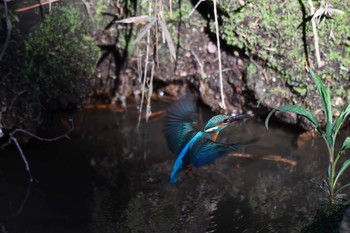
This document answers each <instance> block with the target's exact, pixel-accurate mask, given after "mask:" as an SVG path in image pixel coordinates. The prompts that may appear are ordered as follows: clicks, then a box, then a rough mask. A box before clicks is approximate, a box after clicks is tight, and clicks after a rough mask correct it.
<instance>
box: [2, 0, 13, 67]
mask: <svg viewBox="0 0 350 233" xmlns="http://www.w3.org/2000/svg"><path fill="white" fill-rule="evenodd" d="M3 2H4V14H5V20H6V39H5V42H4V45H3V46H2V50H1V52H0V61H1V60H2V58H3V56H4V54H5V50H6V48H7V46H8V43H9V41H10V36H11V31H12V24H11V21H10V17H9V15H8V9H7V0H3Z"/></svg>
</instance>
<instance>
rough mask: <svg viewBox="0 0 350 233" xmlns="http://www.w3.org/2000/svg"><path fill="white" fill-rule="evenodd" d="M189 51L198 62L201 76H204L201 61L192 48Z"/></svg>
mask: <svg viewBox="0 0 350 233" xmlns="http://www.w3.org/2000/svg"><path fill="white" fill-rule="evenodd" d="M191 53H192V55H193V57H194V58H195V59H196V61H197V62H198V65H199V68H200V74H201V77H203V76H204V69H203V63H202V62H201V61H200V60H199V58H198V56H197V54H195V52H194V51H193V50H191Z"/></svg>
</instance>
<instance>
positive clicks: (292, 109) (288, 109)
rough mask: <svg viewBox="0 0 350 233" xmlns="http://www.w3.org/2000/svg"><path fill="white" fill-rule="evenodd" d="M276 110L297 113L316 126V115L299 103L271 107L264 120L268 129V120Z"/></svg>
mask: <svg viewBox="0 0 350 233" xmlns="http://www.w3.org/2000/svg"><path fill="white" fill-rule="evenodd" d="M276 111H281V112H291V113H296V114H299V115H301V116H303V117H306V118H307V119H308V120H309V121H310V122H311V123H312V124H313V126H315V128H318V122H317V119H316V117H315V116H314V115H313V114H312V113H311V112H310V111H309V110H307V109H306V108H304V107H303V106H300V105H284V106H281V107H278V108H276V109H273V110H272V111H271V112H270V113H269V115H268V116H267V117H266V120H265V127H266V128H267V129H268V122H269V119H270V117H271V116H272V114H273V113H274V112H276Z"/></svg>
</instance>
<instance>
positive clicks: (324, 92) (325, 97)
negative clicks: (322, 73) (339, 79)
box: [310, 69, 335, 148]
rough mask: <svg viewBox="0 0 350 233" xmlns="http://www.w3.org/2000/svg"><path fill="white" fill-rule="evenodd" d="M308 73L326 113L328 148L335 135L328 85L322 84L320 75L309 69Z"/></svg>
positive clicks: (332, 142) (332, 143)
mask: <svg viewBox="0 0 350 233" xmlns="http://www.w3.org/2000/svg"><path fill="white" fill-rule="evenodd" d="M310 74H311V76H312V78H313V79H314V81H315V84H316V87H317V90H318V93H319V94H320V96H321V100H322V104H323V111H324V113H325V115H326V119H327V123H326V138H325V139H326V141H327V144H328V147H329V148H332V147H333V146H334V140H335V137H334V135H333V134H332V131H333V114H332V104H331V94H330V89H329V86H328V87H327V89H326V88H325V86H324V85H323V83H322V81H321V79H320V77H318V75H317V74H316V73H315V72H314V71H313V70H312V69H310Z"/></svg>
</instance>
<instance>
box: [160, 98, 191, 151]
mask: <svg viewBox="0 0 350 233" xmlns="http://www.w3.org/2000/svg"><path fill="white" fill-rule="evenodd" d="M197 119H198V116H197V107H196V103H195V101H194V100H193V99H185V100H179V101H177V102H175V103H173V104H172V105H171V106H170V108H169V109H168V112H167V114H166V116H165V119H164V130H163V132H164V134H165V137H166V139H167V142H168V146H169V148H170V150H171V151H172V152H173V153H174V154H176V155H178V154H179V153H180V152H181V150H182V148H183V147H184V146H185V145H186V144H187V143H188V142H189V141H190V140H191V138H192V137H193V136H194V135H195V134H196V133H197V132H198V131H197V130H196V129H195V128H194V127H193V123H194V120H197Z"/></svg>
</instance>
